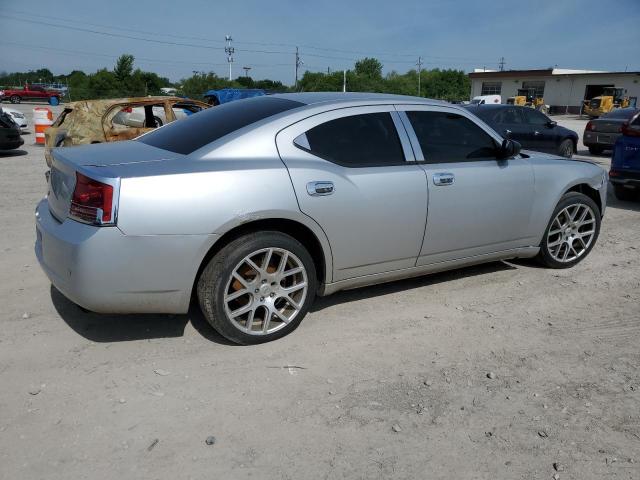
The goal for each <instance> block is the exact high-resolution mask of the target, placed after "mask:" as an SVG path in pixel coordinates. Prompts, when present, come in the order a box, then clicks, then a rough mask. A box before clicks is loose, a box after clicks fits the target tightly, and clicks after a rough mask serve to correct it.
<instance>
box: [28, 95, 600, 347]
mask: <svg viewBox="0 0 640 480" xmlns="http://www.w3.org/2000/svg"><path fill="white" fill-rule="evenodd" d="M606 185H607V174H606V172H605V171H604V170H603V169H602V168H600V167H598V166H597V165H594V164H592V163H587V162H581V161H569V160H566V159H562V158H561V157H556V156H552V155H548V154H542V153H534V152H526V153H525V152H519V146H518V144H517V143H516V142H512V141H510V140H503V139H502V138H501V137H500V136H499V135H498V134H497V133H496V132H495V131H493V130H492V129H491V128H490V127H488V126H487V125H486V124H485V123H483V122H482V121H481V120H480V119H478V118H477V117H475V116H474V115H473V114H471V113H469V112H468V111H466V110H465V109H463V108H460V107H457V106H455V105H450V104H446V103H442V102H438V101H433V100H425V99H422V98H412V97H404V96H393V95H379V94H343V93H339V94H333V93H326V94H323V93H303V94H285V95H273V96H264V97H258V98H253V99H248V100H241V101H237V102H231V103H227V104H223V105H220V106H218V107H215V108H212V109H209V110H205V111H202V112H200V113H197V114H194V115H192V116H190V117H189V118H187V119H185V120H183V121H181V122H174V123H171V124H169V125H166V126H164V127H163V128H160V129H157V130H154V131H152V132H150V133H147V134H145V135H143V136H141V137H139V138H138V139H136V140H133V141H127V142H118V143H111V144H102V145H86V146H80V147H77V148H62V149H54V150H53V164H52V168H51V171H50V175H49V193H48V195H47V198H45V199H43V200H42V201H41V202H40V203H39V204H38V207H37V210H36V226H37V241H36V247H35V249H36V254H37V256H38V259H39V261H40V264H41V265H42V268H43V269H44V271H45V272H46V273H47V275H48V276H49V278H50V279H51V281H52V282H53V284H54V285H55V287H56V288H57V289H58V290H60V291H61V292H62V293H63V294H64V295H65V296H67V297H68V298H69V299H71V300H72V301H73V302H75V303H77V304H78V305H80V306H82V307H84V308H86V309H88V310H92V311H96V312H108V313H135V312H164V313H185V312H187V309H188V307H189V304H190V301H191V299H192V295H194V294H195V295H196V296H197V298H198V300H199V303H200V306H201V308H202V311H203V312H204V315H205V317H206V318H207V320H208V321H209V322H210V323H211V325H212V326H213V327H214V328H215V329H216V330H218V331H219V332H220V333H221V334H222V335H224V336H225V337H227V338H229V339H231V340H232V341H235V342H238V343H243V344H252V343H259V342H264V341H268V340H272V339H275V338H279V337H282V336H284V335H286V334H288V333H290V332H291V331H292V330H294V329H295V328H296V327H297V326H298V324H299V323H300V321H301V320H302V318H303V317H304V316H305V314H306V313H307V311H308V309H309V307H310V305H311V303H312V302H313V299H314V297H315V296H316V295H328V294H331V293H333V292H336V291H338V290H342V289H349V288H354V287H360V286H364V285H370V284H375V283H380V282H387V281H391V280H396V279H400V278H406V277H412V276H418V275H423V274H426V273H430V272H436V271H442V270H446V269H452V268H457V267H462V266H466V265H472V264H477V263H482V262H490V261H496V260H501V259H509V258H524V257H536V256H537V257H538V259H539V260H540V261H541V262H542V263H543V264H544V265H546V266H548V267H551V268H564V267H570V266H573V265H575V264H576V263H578V262H580V261H581V260H582V259H584V258H585V257H586V256H587V254H588V253H589V251H590V250H591V249H592V248H593V246H594V244H595V242H596V239H597V237H598V232H599V229H600V220H601V217H602V215H603V213H604V208H605V195H606Z"/></svg>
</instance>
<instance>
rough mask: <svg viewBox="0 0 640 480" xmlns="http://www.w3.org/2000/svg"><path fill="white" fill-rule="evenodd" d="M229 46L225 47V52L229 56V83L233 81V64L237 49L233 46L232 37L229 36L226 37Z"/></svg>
mask: <svg viewBox="0 0 640 480" xmlns="http://www.w3.org/2000/svg"><path fill="white" fill-rule="evenodd" d="M224 40H225V42H227V45H226V46H225V47H224V52H225V53H226V54H227V62H228V63H229V81H231V64H232V63H233V52H235V51H236V50H235V48H233V47H232V46H231V42H233V38H231V35H227V36H225V37H224Z"/></svg>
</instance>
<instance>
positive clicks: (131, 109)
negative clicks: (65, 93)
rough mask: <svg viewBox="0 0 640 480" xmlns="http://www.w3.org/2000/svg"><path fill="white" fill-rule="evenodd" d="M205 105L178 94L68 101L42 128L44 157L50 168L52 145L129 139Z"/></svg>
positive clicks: (205, 106)
mask: <svg viewBox="0 0 640 480" xmlns="http://www.w3.org/2000/svg"><path fill="white" fill-rule="evenodd" d="M205 108H209V105H207V104H206V103H204V102H199V101H197V100H190V99H185V98H179V97H139V98H119V99H109V100H82V101H78V102H72V103H69V104H67V105H65V108H64V110H63V111H62V113H61V114H60V115H59V116H58V118H57V119H56V121H55V122H54V123H53V125H52V126H51V127H49V128H48V129H47V130H46V131H45V153H44V156H45V159H46V161H47V165H48V166H49V167H51V149H52V148H55V147H70V146H74V145H86V144H91V143H104V142H118V141H122V140H131V139H134V138H136V137H139V136H140V135H142V134H143V133H147V132H149V131H151V130H153V129H154V128H158V127H161V126H163V125H165V124H167V123H171V122H173V121H174V120H180V119H182V118H186V117H187V116H189V115H191V114H193V113H197V112H199V111H201V110H203V109H205Z"/></svg>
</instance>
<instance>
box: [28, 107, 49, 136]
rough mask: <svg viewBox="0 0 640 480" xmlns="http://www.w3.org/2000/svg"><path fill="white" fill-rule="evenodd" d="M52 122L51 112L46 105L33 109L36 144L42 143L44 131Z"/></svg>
mask: <svg viewBox="0 0 640 480" xmlns="http://www.w3.org/2000/svg"><path fill="white" fill-rule="evenodd" d="M52 124H53V112H52V111H51V110H50V109H48V108H46V107H36V108H34V109H33V125H34V128H35V131H36V145H44V143H45V139H44V131H45V130H46V129H47V128H49V127H50V126H51V125H52Z"/></svg>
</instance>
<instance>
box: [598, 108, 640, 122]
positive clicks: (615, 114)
mask: <svg viewBox="0 0 640 480" xmlns="http://www.w3.org/2000/svg"><path fill="white" fill-rule="evenodd" d="M638 112H640V110H638V109H635V108H616V109H614V110H612V111H611V112H609V113H607V114H606V115H603V116H602V118H624V119H625V120H628V119H630V118H631V117H633V116H634V115H635V114H636V113H638Z"/></svg>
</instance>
